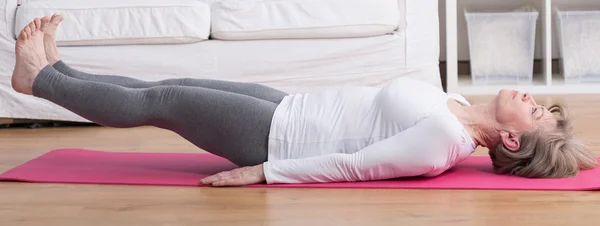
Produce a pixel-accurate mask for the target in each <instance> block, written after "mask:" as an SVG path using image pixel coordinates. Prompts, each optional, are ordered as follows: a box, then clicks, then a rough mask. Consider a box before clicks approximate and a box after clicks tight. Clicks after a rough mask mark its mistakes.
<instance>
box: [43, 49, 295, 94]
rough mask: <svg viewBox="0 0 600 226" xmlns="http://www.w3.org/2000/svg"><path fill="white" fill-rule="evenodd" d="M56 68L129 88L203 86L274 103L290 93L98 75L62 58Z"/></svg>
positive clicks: (227, 84)
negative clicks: (75, 67) (71, 64)
mask: <svg viewBox="0 0 600 226" xmlns="http://www.w3.org/2000/svg"><path fill="white" fill-rule="evenodd" d="M52 66H53V67H54V68H55V69H56V70H58V71H60V72H61V73H63V74H65V75H67V76H69V77H73V78H78V79H83V80H87V81H95V82H103V83H110V84H114V85H119V86H123V87H129V88H149V87H153V86H160V85H177V86H193V87H203V88H208V89H216V90H221V91H226V92H232V93H237V94H242V95H246V96H251V97H255V98H258V99H261V100H266V101H270V102H273V103H280V102H281V100H282V99H283V98H284V97H285V96H286V95H288V94H287V93H285V92H283V91H280V90H277V89H274V88H271V87H268V86H265V85H261V84H255V83H243V82H230V81H220V80H211V79H193V78H181V79H167V80H162V81H155V82H148V81H142V80H138V79H134V78H129V77H125V76H116V75H97V74H90V73H85V72H82V71H78V70H76V69H73V68H71V67H69V66H68V65H67V64H65V63H64V62H63V61H62V60H59V61H58V62H56V63H54V64H53V65H52Z"/></svg>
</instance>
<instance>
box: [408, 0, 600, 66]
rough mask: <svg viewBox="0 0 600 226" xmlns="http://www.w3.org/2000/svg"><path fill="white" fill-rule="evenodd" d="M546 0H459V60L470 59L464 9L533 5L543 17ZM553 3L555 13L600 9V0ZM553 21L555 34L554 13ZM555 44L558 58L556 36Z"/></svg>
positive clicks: (442, 29)
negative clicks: (565, 10)
mask: <svg viewBox="0 0 600 226" xmlns="http://www.w3.org/2000/svg"><path fill="white" fill-rule="evenodd" d="M412 1H419V0H412ZM445 2H446V1H445V0H440V1H439V6H440V9H439V12H440V35H441V37H440V42H441V49H440V51H441V52H440V54H441V55H440V60H445V59H446V38H445V36H444V35H445V34H446V27H445V25H446V21H445V17H446V14H445V10H446V9H445V7H446V4H445ZM543 2H544V0H502V1H501V0H457V4H458V8H457V10H458V59H459V60H468V59H469V52H468V39H467V31H466V24H465V17H464V10H465V9H467V10H469V11H490V10H491V11H512V10H514V9H518V8H520V7H522V6H527V5H529V6H532V7H534V8H536V10H537V11H538V12H540V17H541V13H542V12H543V8H542V5H543ZM552 5H553V14H554V10H555V9H556V7H558V8H560V9H585V10H600V0H552ZM552 20H553V21H552V22H553V28H552V29H553V30H552V33H553V35H556V29H555V26H554V20H555V17H554V15H553V16H552ZM541 22H542V21H541V19H538V26H537V32H536V50H535V52H536V58H538V57H539V56H540V55H541V51H540V48H541V44H542V39H541V35H540V34H541V26H542V24H541ZM552 38H553V46H554V50H553V51H552V53H553V54H552V55H553V57H554V58H556V57H557V56H558V55H557V51H558V49H557V43H556V37H555V36H553V37H552Z"/></svg>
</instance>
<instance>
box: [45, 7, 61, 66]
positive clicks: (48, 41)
mask: <svg viewBox="0 0 600 226" xmlns="http://www.w3.org/2000/svg"><path fill="white" fill-rule="evenodd" d="M62 20H63V17H62V16H61V15H58V14H54V15H52V17H49V16H46V17H44V18H42V24H43V23H46V24H48V27H47V28H46V30H45V31H44V51H46V59H47V60H48V63H50V64H51V65H53V64H55V63H56V62H58V61H59V60H60V56H59V55H58V47H56V39H55V34H56V28H57V27H58V25H59V24H60V22H62Z"/></svg>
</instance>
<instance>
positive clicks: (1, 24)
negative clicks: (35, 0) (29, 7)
mask: <svg viewBox="0 0 600 226" xmlns="http://www.w3.org/2000/svg"><path fill="white" fill-rule="evenodd" d="M0 1H3V2H1V3H0V36H2V37H3V38H12V39H16V35H15V34H14V32H13V30H14V29H13V27H14V25H15V15H16V12H17V6H18V4H20V3H21V1H22V0H0Z"/></svg>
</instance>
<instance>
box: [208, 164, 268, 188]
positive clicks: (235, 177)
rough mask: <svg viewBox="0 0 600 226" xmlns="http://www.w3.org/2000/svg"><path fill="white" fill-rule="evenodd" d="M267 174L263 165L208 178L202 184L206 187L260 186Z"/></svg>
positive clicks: (221, 173)
mask: <svg viewBox="0 0 600 226" xmlns="http://www.w3.org/2000/svg"><path fill="white" fill-rule="evenodd" d="M265 180H266V179H265V173H264V171H263V165H262V164H260V165H256V166H247V167H241V168H237V169H234V170H231V171H225V172H220V173H217V174H215V175H212V176H208V177H206V178H204V179H202V180H200V182H201V183H202V184H205V185H212V186H217V187H221V186H242V185H249V184H258V183H262V182H264V181H265Z"/></svg>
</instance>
